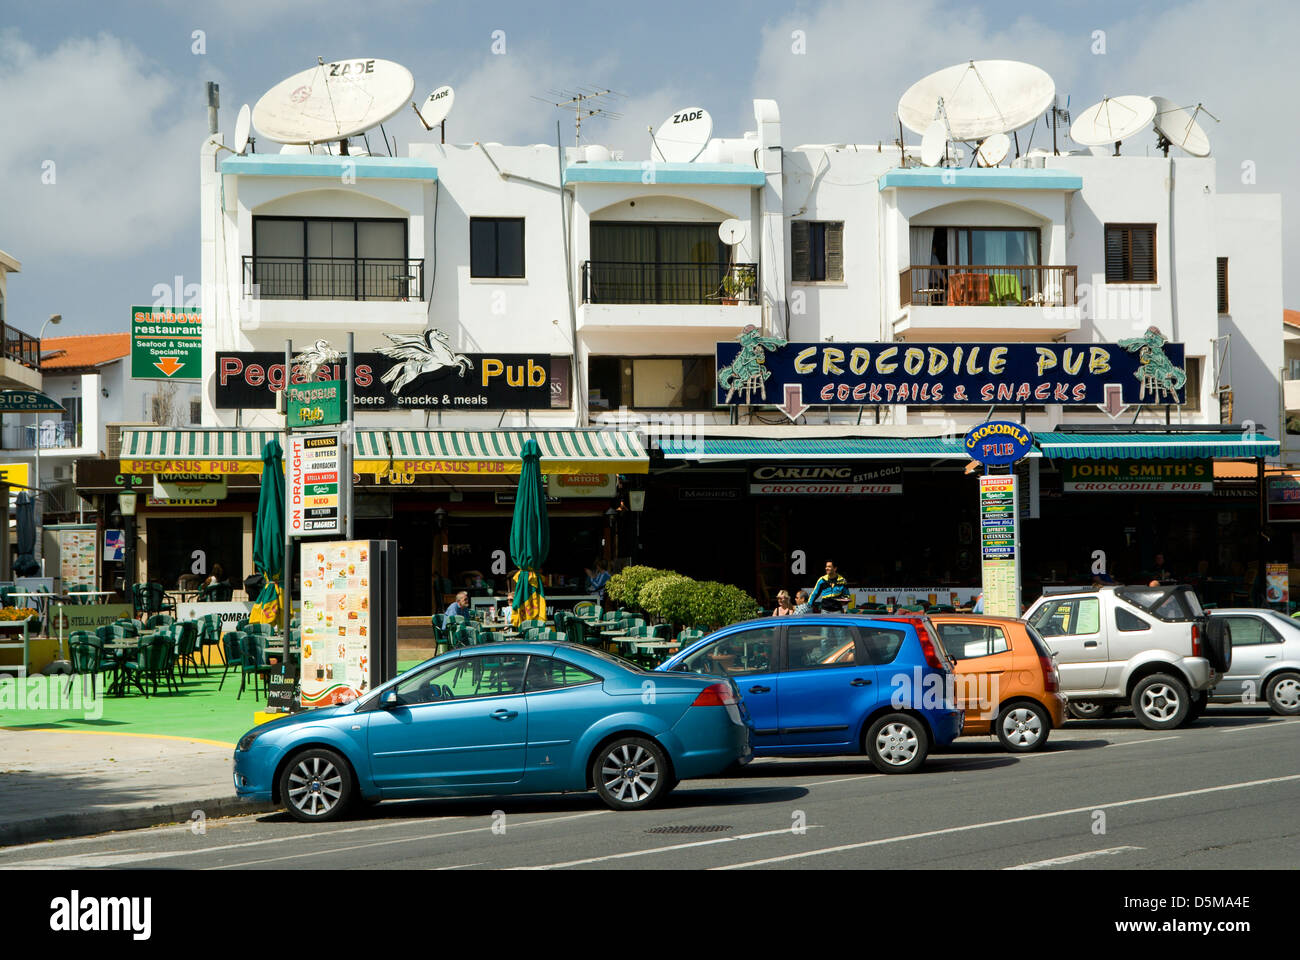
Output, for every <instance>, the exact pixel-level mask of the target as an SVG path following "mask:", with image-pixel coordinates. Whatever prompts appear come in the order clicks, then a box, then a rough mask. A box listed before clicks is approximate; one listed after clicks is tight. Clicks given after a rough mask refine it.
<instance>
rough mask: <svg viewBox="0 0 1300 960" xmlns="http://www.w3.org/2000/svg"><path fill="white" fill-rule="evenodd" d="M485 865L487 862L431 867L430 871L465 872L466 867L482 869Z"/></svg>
mask: <svg viewBox="0 0 1300 960" xmlns="http://www.w3.org/2000/svg"><path fill="white" fill-rule="evenodd" d="M484 863H486V861H484V860H480V861H479V862H478V863H458V864H456V865H455V866H454V867H430V868H429V869H430V870H464V869H465V868H466V867H481V866H483V864H484Z"/></svg>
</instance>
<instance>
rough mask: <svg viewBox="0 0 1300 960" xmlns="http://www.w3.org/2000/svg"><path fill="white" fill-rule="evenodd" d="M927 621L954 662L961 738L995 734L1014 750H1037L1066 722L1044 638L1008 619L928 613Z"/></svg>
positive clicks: (1028, 627) (1052, 660)
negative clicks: (962, 720) (961, 717)
mask: <svg viewBox="0 0 1300 960" xmlns="http://www.w3.org/2000/svg"><path fill="white" fill-rule="evenodd" d="M930 622H931V623H932V624H933V625H934V628H935V630H937V631H938V633H939V639H940V640H942V641H943V645H944V649H946V650H947V651H948V655H949V656H951V657H952V658H953V659H954V660H956V661H957V682H958V687H957V699H958V700H959V701H964V703H963V706H964V709H965V711H966V722H965V723H964V724H963V726H962V731H961V734H962V736H988V735H989V734H991V733H993V734H997V738H998V739H999V740H1000V741H1002V745H1003V746H1004V747H1006V748H1007V749H1008V750H1011V751H1013V752H1015V753H1029V752H1030V751H1033V750H1038V749H1041V748H1042V746H1043V744H1045V743H1046V742H1047V737H1048V735H1049V734H1050V733H1051V732H1052V728H1053V727H1059V726H1060V725H1061V724H1062V723H1063V722H1064V721H1065V698H1064V697H1063V696H1061V692H1060V690H1061V687H1060V677H1059V675H1058V674H1057V672H1056V661H1055V660H1054V659H1053V655H1052V652H1051V650H1049V649H1048V647H1047V644H1046V643H1044V642H1043V638H1042V637H1040V636H1039V635H1038V634H1037V633H1036V632H1035V631H1034V628H1033V627H1031V626H1030V625H1029V624H1027V623H1025V621H1023V620H1016V619H1013V618H1011V617H985V616H982V615H980V614H963V613H932V614H930Z"/></svg>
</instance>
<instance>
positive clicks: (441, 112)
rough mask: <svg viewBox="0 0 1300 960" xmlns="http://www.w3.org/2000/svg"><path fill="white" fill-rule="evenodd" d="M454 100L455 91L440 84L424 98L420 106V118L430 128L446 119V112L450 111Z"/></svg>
mask: <svg viewBox="0 0 1300 960" xmlns="http://www.w3.org/2000/svg"><path fill="white" fill-rule="evenodd" d="M455 102H456V91H455V90H453V89H452V88H451V87H449V86H446V85H444V86H441V87H439V88H438V89H437V90H435V91H433V93H431V94H429V96H428V97H426V98H425V101H424V106H422V107H421V108H420V119H421V120H423V121H424V125H425V126H426V127H428V128H429V129H430V130H432V129H433V128H434V127H436V126H437V125H438V124H440V123H442V121H444V120H446V119H447V114H449V113H451V107H452V104H454V103H455Z"/></svg>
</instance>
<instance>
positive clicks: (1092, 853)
mask: <svg viewBox="0 0 1300 960" xmlns="http://www.w3.org/2000/svg"><path fill="white" fill-rule="evenodd" d="M1142 849H1143V848H1142V847H1107V848H1106V849H1105V850H1088V851H1087V852H1085V853H1072V854H1070V855H1069V856H1068V857H1053V858H1052V859H1051V860H1035V861H1034V862H1033V863H1022V864H1020V865H1018V866H1015V867H1003V868H1002V869H1003V870H1041V869H1043V868H1044V867H1059V866H1061V865H1062V864H1066V863H1078V862H1079V861H1080V860H1090V859H1092V858H1093V857H1113V856H1114V855H1115V854H1117V853H1128V852H1129V851H1130V850H1142Z"/></svg>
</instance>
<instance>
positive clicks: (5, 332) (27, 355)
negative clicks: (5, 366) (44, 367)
mask: <svg viewBox="0 0 1300 960" xmlns="http://www.w3.org/2000/svg"><path fill="white" fill-rule="evenodd" d="M0 350H3V352H4V357H5V359H6V360H14V361H16V362H18V363H21V364H22V365H23V366H24V367H31V368H32V369H33V370H39V369H41V341H40V338H39V337H33V336H32V335H31V334H29V333H23V332H22V331H21V330H16V329H14V328H13V327H11V326H9V325H8V324H6V323H0Z"/></svg>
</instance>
